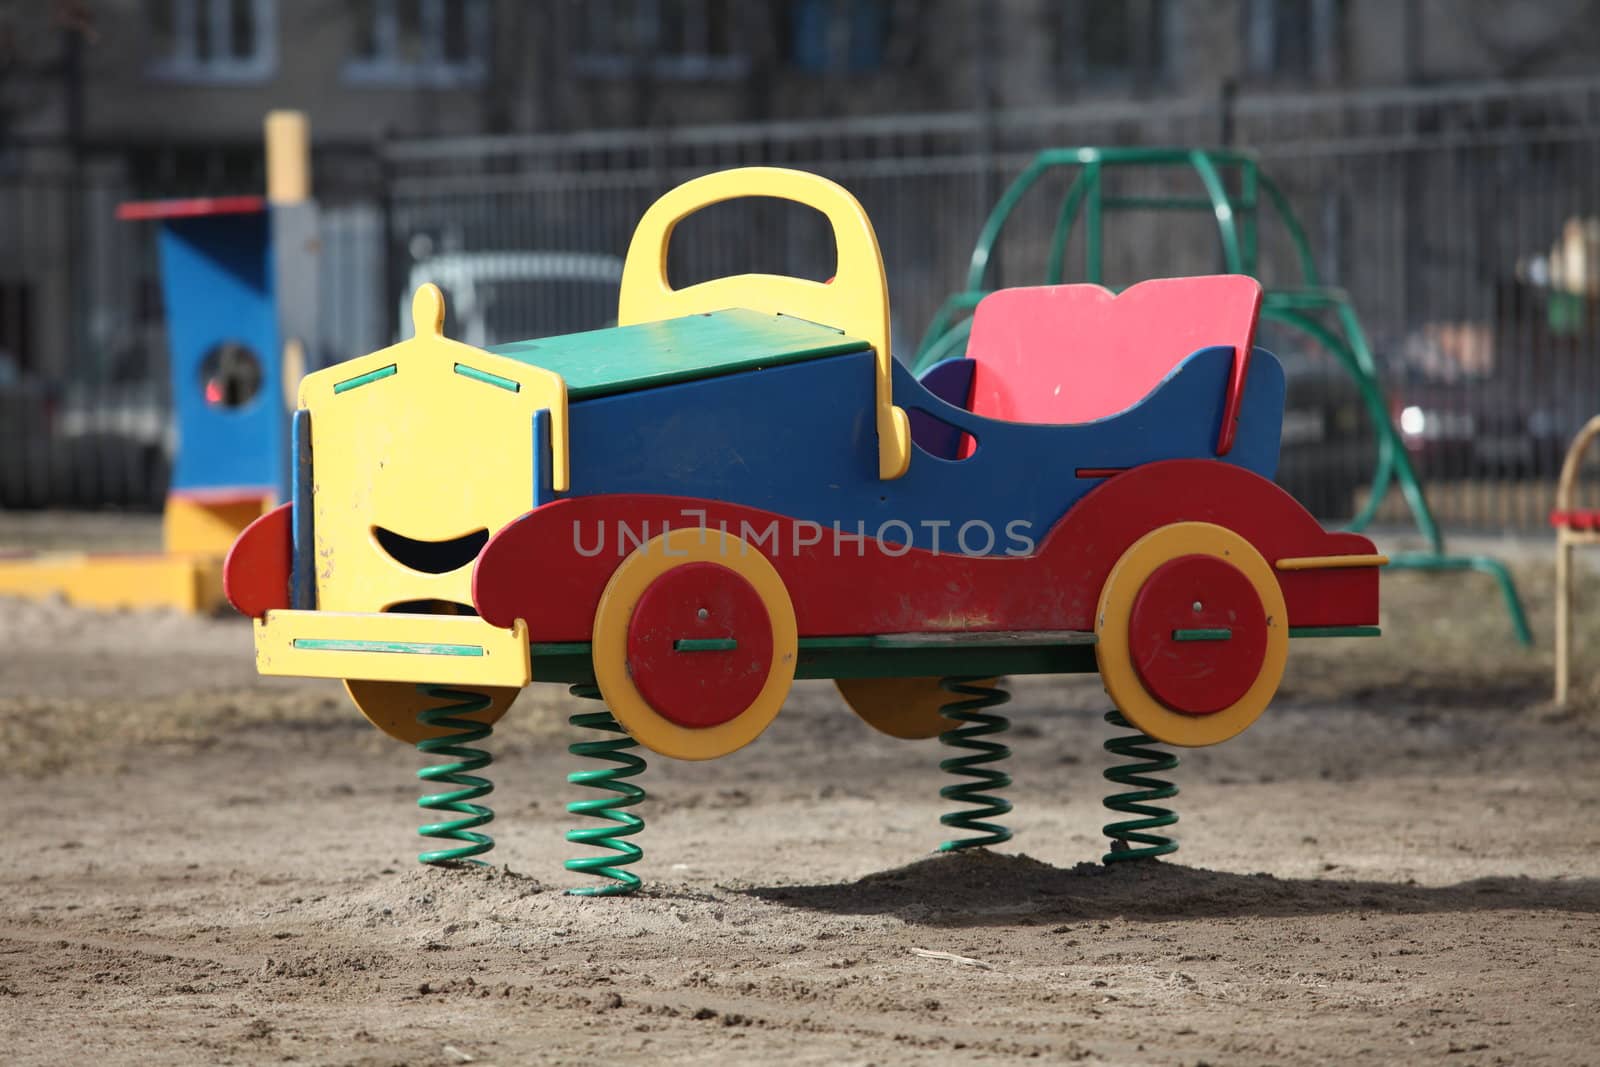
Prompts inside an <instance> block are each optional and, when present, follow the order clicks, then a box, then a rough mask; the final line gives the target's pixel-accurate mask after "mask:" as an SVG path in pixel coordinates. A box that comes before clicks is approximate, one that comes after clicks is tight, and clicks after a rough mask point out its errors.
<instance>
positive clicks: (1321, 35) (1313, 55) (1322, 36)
mask: <svg viewBox="0 0 1600 1067" xmlns="http://www.w3.org/2000/svg"><path fill="white" fill-rule="evenodd" d="M1244 18H1245V24H1244V54H1245V71H1246V73H1247V74H1249V75H1250V77H1252V78H1255V79H1267V80H1274V79H1291V80H1297V81H1324V82H1325V81H1331V80H1332V79H1333V77H1334V74H1335V72H1336V71H1337V69H1338V47H1339V35H1338V21H1339V11H1338V0H1248V2H1247V3H1246V4H1245V6H1244Z"/></svg>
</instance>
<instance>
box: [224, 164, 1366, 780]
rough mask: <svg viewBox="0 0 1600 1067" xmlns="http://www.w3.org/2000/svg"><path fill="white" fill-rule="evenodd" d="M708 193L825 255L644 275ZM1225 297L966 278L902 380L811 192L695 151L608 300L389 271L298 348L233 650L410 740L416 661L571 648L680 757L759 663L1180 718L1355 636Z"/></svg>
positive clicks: (851, 233) (849, 208) (934, 718)
mask: <svg viewBox="0 0 1600 1067" xmlns="http://www.w3.org/2000/svg"><path fill="white" fill-rule="evenodd" d="M742 195H767V196H779V197H785V198H788V199H792V200H796V201H800V202H802V203H810V204H812V205H813V206H816V207H817V208H819V209H820V210H821V211H823V212H824V213H825V214H826V215H827V216H828V218H829V220H830V221H831V223H832V225H833V227H834V234H835V238H836V241H837V244H838V249H839V265H838V272H837V275H836V276H835V278H834V279H832V280H831V282H829V283H826V284H824V283H817V282H811V281H805V280H800V279H792V278H775V277H769V276H761V275H746V276H741V277H736V278H724V279H717V280H714V281H711V282H706V283H703V284H701V285H697V286H693V287H690V288H687V289H682V290H674V289H672V288H670V286H669V285H668V284H667V281H666V278H665V255H666V246H667V243H668V241H669V240H670V235H671V232H672V229H673V227H674V226H675V224H676V223H677V222H678V221H679V220H680V219H681V218H683V217H684V216H686V215H688V214H690V213H691V212H693V211H695V210H697V209H699V208H702V207H705V206H707V205H709V204H712V203H716V202H719V201H722V200H726V199H729V198H732V197H735V196H742ZM1258 302H1259V289H1258V288H1257V286H1256V283H1255V282H1254V281H1252V280H1250V279H1248V278H1244V277H1242V276H1219V277H1211V278H1191V279H1171V280H1165V281H1160V282H1152V283H1146V284H1144V285H1140V286H1136V287H1134V288H1133V289H1131V290H1129V291H1128V292H1126V293H1124V294H1123V295H1121V296H1113V295H1112V294H1110V293H1109V292H1107V291H1105V290H1102V289H1099V288H1098V287H1094V286H1053V287H1042V288H1038V289H1020V290H1007V291H1002V292H999V293H996V294H994V295H992V296H990V297H989V298H988V299H987V300H986V301H985V303H984V305H983V306H981V307H980V308H979V309H978V311H977V320H976V322H975V324H974V328H973V336H972V340H971V343H970V345H969V349H968V353H969V356H968V358H966V359H963V360H956V361H951V362H950V363H947V364H941V365H939V366H936V367H934V368H933V369H932V370H931V371H930V372H929V374H928V375H927V376H926V378H925V381H924V382H919V381H917V380H916V379H914V378H913V377H912V376H911V374H910V373H909V372H908V371H906V370H905V368H904V367H902V366H900V365H899V364H897V363H895V362H894V361H892V360H891V359H890V355H889V352H888V346H887V332H888V331H887V321H888V303H887V294H886V285H885V281H884V275H883V270H882V263H881V259H880V257H879V253H878V248H877V244H876V239H875V237H874V235H873V233H872V230H871V226H870V224H869V222H868V221H867V218H866V216H865V214H864V213H863V212H862V210H861V208H860V206H859V205H858V204H857V203H856V202H855V200H854V199H853V198H852V197H850V195H849V194H848V193H846V192H845V191H844V190H843V189H842V188H840V187H838V186H836V185H834V184H833V183H831V182H828V181H826V180H825V179H822V178H820V177H816V176H813V175H808V174H801V173H798V172H792V171H782V170H773V169H765V168H751V169H746V170H741V171H730V172H724V173H721V174H714V175H710V176H708V177H705V178H701V179H698V180H696V181H692V182H689V183H688V184H686V185H684V186H681V187H680V188H678V189H676V190H674V191H673V192H672V193H669V194H668V195H667V196H666V197H664V198H662V200H660V201H659V202H658V203H657V204H656V205H655V206H654V207H652V208H651V210H650V211H649V212H648V213H647V214H646V215H645V217H644V219H643V221H642V222H641V224H640V227H639V230H638V232H637V234H636V236H635V239H634V242H633V245H632V247H631V249H630V251H629V255H628V259H627V263H626V266H625V268H624V277H623V284H622V294H621V307H620V314H619V322H621V323H623V324H624V325H621V326H619V327H617V328H614V329H608V330H599V331H595V332H591V333H583V334H574V335H568V336H563V337H553V338H544V339H538V340H532V341H526V342H522V343H518V344H511V345H504V346H501V347H498V348H493V349H489V350H487V351H485V350H479V349H475V348H471V347H469V346H466V345H462V344H459V343H456V342H452V341H449V340H447V339H445V338H444V337H443V336H442V335H441V332H440V331H441V327H442V321H443V307H442V301H441V298H440V296H439V293H438V291H437V290H436V289H434V288H432V287H430V286H425V287H423V288H422V289H421V290H419V292H418V293H417V296H416V300H415V307H414V314H415V319H416V328H417V330H416V332H417V336H416V338H415V339H413V340H410V341H407V342H403V343H401V344H399V345H396V346H394V347H392V348H388V349H385V350H383V351H381V352H377V353H374V354H372V355H369V356H364V357H361V358H359V359H355V360H352V361H350V362H348V363H344V364H341V365H339V366H336V367H333V368H330V369H329V370H326V371H322V372H319V373H317V374H313V375H311V376H310V377H308V378H307V379H306V380H305V382H304V383H303V385H302V387H301V390H300V409H301V410H300V411H299V413H298V416H297V419H296V424H295V426H296V441H297V447H298V450H299V455H300V463H299V469H300V475H299V477H298V479H297V481H296V484H295V487H294V500H293V502H292V503H291V504H290V505H286V506H285V507H284V508H281V509H279V510H278V511H276V512H274V513H273V514H271V515H269V516H267V517H266V518H264V519H263V520H261V521H260V522H259V523H257V524H256V525H255V526H254V527H252V528H251V529H250V530H249V531H248V532H247V533H246V534H245V535H243V536H242V537H241V539H240V541H239V543H238V544H237V545H236V547H235V549H234V552H233V554H232V557H231V559H230V561H229V565H228V571H227V580H228V590H229V594H230V596H231V598H232V600H233V602H234V603H235V605H237V606H238V607H239V609H240V610H241V611H243V612H245V613H246V614H249V615H251V616H253V617H254V618H255V620H256V622H255V635H256V645H257V653H258V664H259V667H260V670H261V671H262V672H263V673H268V674H297V675H309V676H321V677H336V678H344V679H348V680H349V682H348V686H349V689H350V691H351V695H352V696H353V697H354V699H355V701H356V702H357V704H359V705H360V706H361V708H362V710H363V711H364V712H365V713H366V714H367V715H368V716H369V717H370V718H371V719H372V720H373V721H374V722H375V723H376V724H377V725H379V726H380V727H382V728H383V729H385V730H387V731H389V732H390V733H392V734H394V735H396V736H398V737H404V738H407V739H412V740H414V739H415V738H416V737H417V736H418V732H419V729H420V728H419V727H418V725H417V723H416V720H415V714H416V711H417V705H418V698H417V697H416V696H415V695H414V694H415V692H416V690H415V684H416V683H439V684H447V685H455V686H480V687H481V686H488V687H493V689H494V690H495V692H496V694H497V695H496V705H497V708H496V710H499V711H503V710H504V706H505V705H506V704H509V701H510V697H511V696H513V695H514V694H515V692H516V690H517V689H519V688H520V687H521V686H523V685H525V684H526V683H527V682H529V681H530V680H546V679H548V680H560V681H588V680H590V679H593V680H594V681H595V682H597V683H598V686H599V689H600V691H601V693H602V694H603V695H604V697H605V700H606V701H607V703H608V705H609V706H610V707H611V709H612V710H613V711H614V712H615V714H616V717H617V719H618V720H619V721H620V722H621V723H622V725H623V726H624V727H625V728H626V729H627V731H628V732H629V733H630V734H631V735H632V736H633V737H634V738H636V739H637V740H638V741H640V742H642V743H643V744H644V745H646V746H647V747H649V748H651V749H653V750H655V751H657V752H660V753H663V754H666V755H669V756H675V757H679V758H687V759H706V758H711V757H715V756H720V755H724V754H726V753H728V752H732V751H733V750H735V749H737V748H739V747H741V746H742V745H744V744H747V743H748V742H750V741H751V740H752V739H754V738H755V737H756V736H757V735H759V734H760V733H761V731H762V730H763V729H764V728H765V727H766V726H767V724H768V723H769V722H771V720H772V718H773V716H774V715H776V713H777V711H778V709H779V707H780V706H781V705H782V703H783V700H784V697H785V695H786V694H787V693H788V691H789V688H790V684H791V682H792V680H793V679H794V678H796V677H826V678H835V679H839V680H840V683H841V687H842V688H843V689H844V691H845V693H846V696H847V698H848V699H849V701H850V703H851V704H852V706H853V707H854V708H855V709H856V710H857V711H858V712H859V713H860V714H861V715H862V716H863V717H864V718H865V719H866V720H867V721H868V722H870V723H873V724H874V725H877V726H879V727H881V728H884V729H886V730H888V731H890V732H892V733H896V734H898V735H901V736H929V735H931V734H932V733H935V732H937V731H938V730H939V729H940V728H941V723H942V720H941V719H940V718H939V716H938V713H937V707H936V703H935V702H934V700H933V698H934V697H935V695H936V693H937V687H936V685H935V684H934V682H935V680H936V678H937V676H941V675H967V676H980V677H987V676H992V675H997V674H1016V673H1029V672H1060V671H1084V670H1093V669H1098V670H1099V672H1100V673H1101V675H1102V676H1103V677H1104V679H1105V683H1106V687H1107V689H1108V690H1109V692H1110V694H1111V696H1112V697H1113V699H1114V700H1115V701H1116V703H1117V706H1118V708H1119V709H1121V711H1122V712H1123V713H1124V714H1125V715H1126V716H1127V718H1128V719H1129V720H1131V721H1132V723H1133V724H1134V725H1136V726H1137V727H1138V728H1139V729H1140V730H1143V731H1144V732H1145V733H1147V734H1149V735H1150V736H1152V737H1155V738H1157V739H1160V740H1164V741H1168V742H1171V743H1175V744H1179V745H1204V744H1211V743H1215V742H1217V741H1221V740H1224V739H1226V738H1228V737H1231V736H1233V735H1234V734H1236V733H1238V732H1239V731H1240V730H1242V729H1244V728H1245V727H1246V726H1248V725H1249V724H1250V722H1251V721H1253V720H1254V719H1255V718H1256V716H1258V715H1259V714H1260V713H1261V711H1262V710H1263V709H1264V708H1265V707H1266V706H1267V704H1268V702H1269V701H1270V700H1271V698H1272V696H1273V693H1274V692H1275V690H1276V689H1277V686H1278V682H1279V679H1280V677H1281V675H1282V672H1283V668H1284V662H1285V657H1286V655H1287V650H1288V642H1289V640H1290V638H1291V637H1296V636H1302V635H1318V636H1326V635H1336V634H1350V635H1362V634H1370V633H1374V632H1376V631H1375V624H1376V623H1377V612H1378V583H1377V572H1376V569H1375V568H1376V567H1377V566H1378V565H1379V564H1381V563H1382V562H1383V560H1382V557H1380V556H1378V555H1376V554H1375V552H1374V550H1373V546H1372V544H1371V542H1370V541H1368V540H1366V539H1365V538H1363V537H1360V536H1356V535H1352V534H1339V533H1329V532H1326V531H1324V530H1323V529H1321V527H1320V526H1319V525H1318V523H1317V522H1316V521H1315V520H1314V519H1313V518H1312V517H1311V516H1310V515H1309V514H1308V513H1307V512H1306V511H1305V510H1304V509H1303V508H1302V507H1300V505H1299V504H1297V503H1296V502H1295V501H1294V500H1293V499H1292V498H1291V497H1290V496H1288V495H1287V494H1286V493H1284V492H1283V491H1282V490H1280V489H1279V488H1277V487H1276V486H1275V485H1273V484H1272V482H1271V480H1270V478H1271V476H1272V473H1273V467H1274V465H1275V462H1276V456H1277V447H1278V433H1279V428H1280V421H1281V413H1282V403H1283V379H1282V373H1281V371H1280V370H1279V368H1278V366H1277V363H1276V361H1275V360H1274V359H1273V357H1272V356H1271V355H1270V354H1269V353H1266V352H1264V351H1261V350H1255V349H1252V346H1251V339H1252V333H1253V329H1254V322H1255V314H1256V308H1257V304H1258ZM908 413H909V415H911V416H915V418H916V426H917V430H916V433H915V434H913V432H912V422H911V418H910V417H909V416H908ZM883 679H893V680H896V681H894V682H893V683H892V684H885V683H883V682H881V681H880V680H883Z"/></svg>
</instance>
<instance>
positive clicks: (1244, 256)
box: [912, 148, 1533, 645]
mask: <svg viewBox="0 0 1600 1067" xmlns="http://www.w3.org/2000/svg"><path fill="white" fill-rule="evenodd" d="M1113 167H1123V168H1133V167H1143V168H1168V169H1184V168H1187V169H1188V170H1190V171H1191V172H1192V173H1193V174H1194V175H1195V177H1196V178H1197V179H1198V180H1199V184H1200V188H1201V190H1202V191H1203V193H1204V195H1202V196H1193V197H1174V196H1116V195H1108V194H1107V192H1106V189H1105V185H1104V176H1105V173H1106V171H1107V170H1108V169H1109V168H1113ZM1062 169H1075V170H1076V171H1077V173H1076V174H1075V176H1074V177H1073V179H1072V184H1071V185H1070V186H1069V187H1068V189H1067V193H1066V196H1065V197H1064V199H1063V200H1062V203H1061V210H1060V212H1059V213H1058V214H1057V216H1056V223H1055V228H1054V231H1053V233H1052V235H1051V241H1050V249H1049V258H1048V260H1047V265H1046V269H1045V277H1044V284H1047V285H1057V284H1060V283H1061V282H1063V281H1065V280H1067V279H1066V270H1067V245H1068V242H1069V241H1070V240H1071V238H1072V232H1073V228H1074V227H1075V226H1076V225H1077V221H1078V217H1079V216H1080V215H1081V216H1082V217H1083V220H1084V231H1083V232H1084V240H1083V271H1082V274H1081V276H1080V277H1079V278H1078V279H1075V280H1081V281H1087V282H1094V283H1096V284H1102V283H1103V274H1104V272H1103V253H1104V243H1103V233H1102V227H1103V221H1104V218H1105V216H1106V215H1107V214H1108V213H1110V212H1119V211H1178V212H1184V211H1188V212H1201V213H1205V214H1209V215H1210V216H1211V217H1213V218H1214V219H1215V221H1216V225H1217V233H1218V236H1219V238H1220V241H1221V246H1222V258H1223V264H1224V269H1225V270H1226V271H1227V272H1228V273H1233V274H1249V275H1251V276H1253V277H1259V276H1260V272H1259V263H1258V258H1257V235H1258V232H1259V224H1260V219H1261V216H1262V214H1263V207H1265V208H1266V209H1268V211H1269V212H1270V214H1269V216H1268V217H1269V218H1270V217H1272V216H1276V218H1277V220H1278V222H1279V223H1280V224H1281V225H1282V226H1283V227H1284V229H1285V231H1286V232H1287V234H1288V235H1289V238H1290V240H1291V241H1292V242H1293V244H1294V249H1295V258H1296V260H1297V262H1298V264H1299V270H1300V280H1299V283H1298V284H1297V285H1293V286H1289V287H1285V288H1266V289H1265V292H1264V294H1263V298H1262V305H1261V314H1262V317H1263V318H1264V319H1266V320H1268V321H1272V322H1277V323H1280V324H1282V325H1284V326H1287V327H1289V328H1291V329H1294V330H1297V331H1299V332H1300V333H1302V334H1304V335H1306V336H1308V337H1310V338H1311V339H1312V340H1313V341H1315V342H1316V343H1317V344H1319V345H1321V346H1322V347H1323V348H1325V349H1327V350H1328V351H1329V352H1331V353H1332V354H1333V356H1334V357H1335V358H1336V359H1337V360H1338V361H1339V363H1340V365H1341V366H1343V367H1344V369H1345V371H1346V372H1347V373H1348V374H1349V375H1350V376H1351V378H1352V379H1354V381H1355V383H1356V385H1357V387H1358V388H1359V390H1360V393H1361V399H1362V402H1363V404H1365V405H1366V409H1367V413H1368V415H1369V417H1370V419H1371V422H1372V425H1373V427H1374V430H1375V432H1376V434H1377V438H1378V441H1377V443H1378V448H1377V460H1376V464H1375V467H1374V469H1373V474H1372V491H1371V492H1370V493H1369V494H1368V496H1367V501H1366V504H1365V506H1363V507H1362V509H1361V511H1360V513H1359V514H1357V515H1356V516H1355V518H1354V519H1352V520H1351V521H1350V523H1349V524H1348V525H1347V526H1346V529H1349V530H1353V531H1360V530H1362V529H1364V528H1365V527H1366V526H1367V525H1368V524H1369V523H1370V522H1371V521H1372V518H1373V516H1374V515H1376V514H1377V511H1378V508H1379V506H1380V505H1381V504H1382V503H1383V500H1384V498H1385V497H1386V496H1387V495H1388V493H1389V490H1390V489H1391V488H1392V487H1394V486H1396V485H1398V487H1399V490H1400V493H1401V495H1402V497H1404V499H1405V501H1406V505H1407V506H1408V508H1409V509H1410V511H1411V516H1412V518H1413V520H1414V521H1415V523H1416V525H1417V529H1418V531H1419V532H1420V533H1421V534H1422V536H1423V538H1424V539H1425V540H1426V542H1427V545H1428V547H1427V549H1425V550H1424V551H1420V552H1404V553H1397V554H1394V555H1392V556H1391V557H1390V563H1389V565H1390V566H1391V567H1404V568H1409V569H1414V570H1428V571H1462V570H1471V571H1479V572H1481V573H1484V574H1487V575H1489V576H1490V577H1492V578H1493V579H1494V580H1495V582H1496V583H1498V586H1499V589H1500V594H1501V596H1502V598H1503V599H1504V601H1505V604H1506V610H1507V612H1508V613H1509V614H1510V616H1511V624H1512V626H1513V628H1514V629H1515V631H1516V636H1517V640H1518V641H1520V642H1521V643H1522V644H1523V645H1531V644H1533V634H1532V632H1531V631H1530V630H1529V628H1528V620H1527V616H1526V614H1525V613H1524V612H1523V609H1522V602H1521V600H1520V598H1519V597H1518V595H1517V589H1516V585H1515V583H1514V582H1513V581H1512V578H1511V573H1510V572H1509V571H1508V570H1507V569H1506V566H1505V564H1504V563H1502V562H1500V561H1499V560H1497V559H1494V558H1491V557H1489V556H1459V555H1451V554H1448V553H1447V552H1446V551H1445V544H1444V535H1443V534H1442V533H1441V532H1440V530H1439V526H1438V523H1437V522H1436V521H1435V520H1434V517H1433V509H1432V508H1431V507H1429V505H1428V499H1427V495H1426V493H1424V492H1423V488H1422V480H1421V479H1420V478H1419V477H1418V476H1417V472H1416V468H1415V467H1413V466H1412V464H1411V458H1410V456H1408V455H1407V454H1406V450H1405V446H1404V444H1403V443H1402V442H1401V440H1400V437H1399V434H1398V433H1397V432H1396V430H1395V428H1394V424H1393V422H1392V421H1391V420H1390V418H1389V409H1388V405H1387V403H1386V401H1385V399H1384V395H1383V387H1382V385H1381V384H1380V383H1379V381H1378V372H1377V364H1376V361H1375V360H1374V359H1373V356H1372V349H1371V348H1370V347H1369V346H1368V344H1367V339H1366V334H1365V333H1364V332H1363V331H1362V329H1361V322H1360V319H1359V318H1358V317H1357V316H1356V310H1355V307H1354V306H1353V305H1352V304H1351V303H1350V298H1349V296H1348V295H1347V294H1346V293H1345V292H1344V291H1343V290H1342V289H1338V288H1334V287H1331V286H1326V285H1324V284H1323V283H1322V279H1321V276H1320V275H1319V274H1318V272H1317V265H1316V262H1315V259H1314V257H1313V256H1312V254H1311V246H1310V243H1309V242H1308V241H1307V240H1306V235H1305V231H1304V230H1303V229H1302V228H1301V226H1300V224H1299V222H1298V221H1297V220H1296V219H1295V217H1294V213H1293V212H1292V211H1291V210H1290V208H1289V203H1288V200H1287V198H1285V196H1284V195H1283V192H1282V191H1281V190H1280V189H1279V188H1278V187H1277V185H1276V184H1274V183H1273V181H1272V179H1271V178H1269V177H1268V176H1267V175H1266V174H1264V173H1262V171H1261V169H1260V166H1259V164H1258V162H1257V160H1256V158H1255V156H1254V155H1252V154H1251V153H1248V152H1224V151H1210V150H1205V149H1198V148H1057V149H1050V150H1047V151H1044V152H1040V153H1039V154H1038V155H1037V156H1035V157H1034V159H1033V161H1032V162H1031V163H1029V164H1028V166H1027V167H1026V168H1025V169H1024V170H1023V171H1022V173H1021V174H1020V175H1018V176H1017V179H1016V180H1015V181H1014V182H1012V183H1011V186H1010V187H1009V188H1008V189H1007V190H1006V191H1005V194H1004V195H1003V196H1001V197H1000V200H999V202H998V203H996V204H995V206H994V210H993V211H991V212H990V213H989V218H988V220H987V221H986V222H985V223H984V225H983V229H982V231H981V232H980V233H979V235H978V243H977V245H976V246H975V247H974V248H973V250H972V261H971V264H970V266H969V267H968V270H967V280H966V287H965V288H964V289H963V290H962V291H960V292H958V293H955V294H954V295H952V296H951V297H949V298H948V299H947V300H946V301H945V302H944V304H943V305H941V307H940V308H939V310H938V312H937V313H936V314H935V315H934V318H933V320H932V322H930V323H929V325H928V330H927V332H926V333H925V335H924V336H923V339H922V344H921V346H920V347H919V348H918V349H917V353H916V356H915V357H914V358H913V360H912V369H913V370H914V371H917V372H918V373H920V372H921V371H922V370H924V369H926V368H927V367H929V366H932V365H933V364H934V363H936V362H938V361H939V360H941V359H947V358H950V357H952V356H958V355H961V354H962V352H963V351H964V350H965V348H966V340H967V334H968V332H969V330H970V329H971V323H972V319H971V311H972V309H973V308H975V307H976V306H977V305H978V301H980V300H982V299H983V298H984V297H985V296H987V295H988V293H989V292H990V291H991V288H992V284H993V283H992V282H991V280H990V275H991V261H992V256H993V252H994V248H995V243H996V242H997V241H998V240H999V238H1000V235H1001V232H1002V231H1003V230H1004V229H1005V227H1006V224H1007V222H1008V221H1009V220H1010V219H1011V216H1012V214H1013V212H1014V211H1015V210H1016V207H1017V205H1018V204H1019V203H1020V202H1021V201H1022V199H1023V198H1024V197H1025V196H1026V195H1027V194H1028V192H1029V191H1030V190H1031V189H1032V188H1033V187H1034V186H1035V185H1036V184H1037V183H1038V181H1039V180H1040V178H1042V177H1044V176H1045V175H1046V174H1048V173H1050V172H1051V171H1056V170H1062ZM1230 185H1231V187H1232V191H1230ZM1266 284H1267V283H1266V281H1265V280H1264V279H1263V280H1262V285H1263V286H1266Z"/></svg>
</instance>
